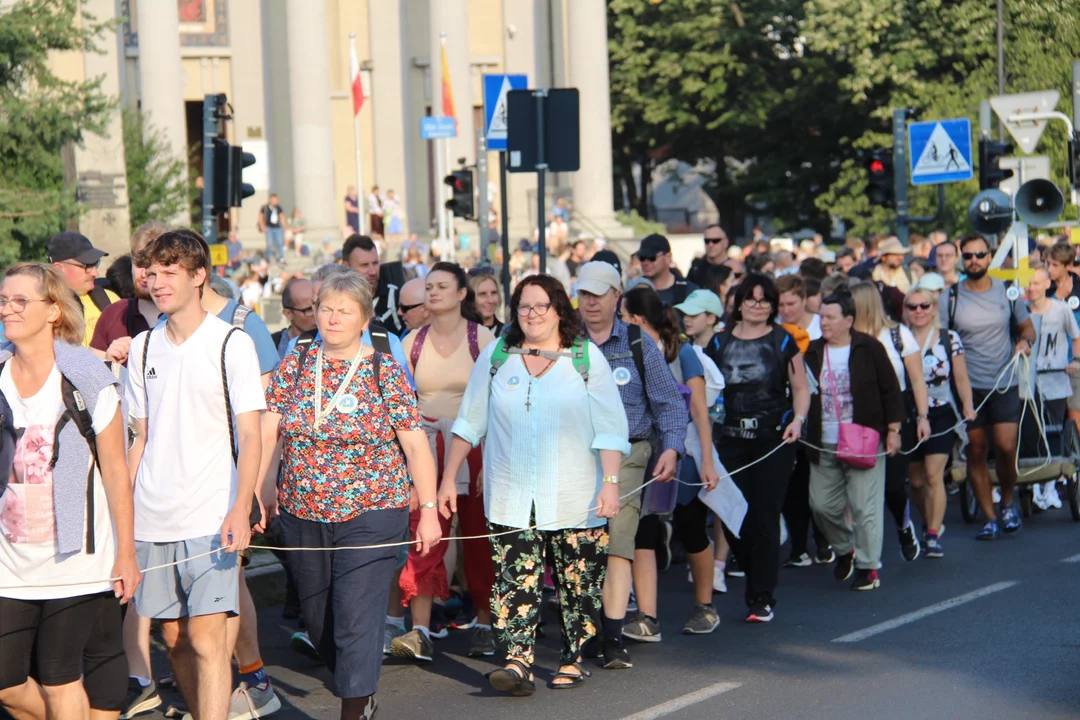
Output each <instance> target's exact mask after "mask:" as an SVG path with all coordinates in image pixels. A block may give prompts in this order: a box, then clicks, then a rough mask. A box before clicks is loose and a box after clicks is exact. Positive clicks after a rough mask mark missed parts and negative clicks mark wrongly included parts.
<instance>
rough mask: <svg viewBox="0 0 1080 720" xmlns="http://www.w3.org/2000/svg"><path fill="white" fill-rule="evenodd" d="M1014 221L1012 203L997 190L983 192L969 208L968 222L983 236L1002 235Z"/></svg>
mask: <svg viewBox="0 0 1080 720" xmlns="http://www.w3.org/2000/svg"><path fill="white" fill-rule="evenodd" d="M1012 219H1013V208H1012V201H1011V200H1010V199H1009V196H1008V195H1006V194H1005V193H1003V192H1002V191H1001V190H998V189H997V188H993V189H991V190H983V191H982V192H981V193H979V194H978V195H976V196H975V199H974V200H972V201H971V205H969V206H968V222H970V223H971V227H973V228H975V232H977V233H979V234H981V235H1000V234H1002V233H1003V232H1005V231H1007V230H1008V229H1009V226H1010V225H1011V224H1012Z"/></svg>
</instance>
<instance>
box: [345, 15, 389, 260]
mask: <svg viewBox="0 0 1080 720" xmlns="http://www.w3.org/2000/svg"><path fill="white" fill-rule="evenodd" d="M349 52H350V53H352V55H351V57H353V58H356V61H357V64H356V72H357V75H358V76H359V77H360V80H359V82H360V83H361V87H363V82H364V81H363V76H362V75H360V60H359V57H358V56H357V54H356V33H355V32H351V33H349ZM350 69H351V68H350ZM352 79H353V78H349V80H350V81H352ZM353 142H354V143H355V144H356V210H357V213H358V216H359V218H360V227H358V228H354V230H356V232H358V233H360V234H361V235H366V234H367V233H366V232H364V229H365V225H366V223H365V222H364V215H365V214H366V210H367V193H366V192H365V191H364V164H363V159H362V158H361V157H360V113H358V112H354V113H353ZM384 241H385V238H384Z"/></svg>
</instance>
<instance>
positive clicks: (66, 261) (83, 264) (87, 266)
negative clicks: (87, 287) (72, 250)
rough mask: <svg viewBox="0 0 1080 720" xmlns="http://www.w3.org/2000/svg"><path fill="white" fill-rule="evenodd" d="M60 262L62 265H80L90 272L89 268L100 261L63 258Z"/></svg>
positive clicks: (92, 267) (92, 268)
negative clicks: (90, 261) (86, 261)
mask: <svg viewBox="0 0 1080 720" xmlns="http://www.w3.org/2000/svg"><path fill="white" fill-rule="evenodd" d="M61 264H62V265H70V266H72V267H80V268H82V269H83V270H85V271H86V272H90V271H91V270H94V269H96V268H97V266H98V265H100V264H101V261H100V260H98V261H97V262H92V263H84V262H79V261H78V260H64V261H63V262H62V263H61Z"/></svg>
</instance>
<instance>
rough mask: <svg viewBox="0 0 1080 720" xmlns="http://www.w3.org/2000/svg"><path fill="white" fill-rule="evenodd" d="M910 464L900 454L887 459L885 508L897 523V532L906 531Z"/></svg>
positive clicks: (906, 446)
mask: <svg viewBox="0 0 1080 720" xmlns="http://www.w3.org/2000/svg"><path fill="white" fill-rule="evenodd" d="M913 444H914V441H913V442H912V445H913ZM908 447H911V446H910V445H904V448H905V449H906V448H908ZM908 462H909V460H908V456H907V455H901V454H900V453H896V454H895V455H893V456H892V457H888V456H886V458H885V507H887V508H888V509H889V514H891V515H892V516H893V520H895V521H896V530H897V531H900V530H903V529H904V519H905V517H906V516H907V504H908V494H907V476H908Z"/></svg>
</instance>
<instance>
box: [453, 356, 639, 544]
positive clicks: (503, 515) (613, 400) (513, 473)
mask: <svg viewBox="0 0 1080 720" xmlns="http://www.w3.org/2000/svg"><path fill="white" fill-rule="evenodd" d="M495 345H496V343H492V344H490V345H488V346H487V347H486V348H484V349H483V350H482V351H481V352H480V357H479V358H477V360H476V364H475V365H474V366H473V370H472V374H471V375H470V376H469V385H468V387H467V388H466V389H465V397H464V398H463V400H462V402H461V409H460V410H459V411H458V417H457V420H456V421H455V422H454V428H453V432H454V434H455V435H457V436H458V437H460V438H462V439H463V440H467V441H468V442H469V443H471V444H472V445H473V447H476V445H477V444H478V443H479V442H480V440H481V439H482V438H486V441H485V443H484V510H485V513H486V515H487V519H488V520H489V521H491V522H493V523H496V524H498V525H505V526H507V527H512V528H524V527H529V525H531V524H532V523H530V522H529V516H530V514H531V512H532V510H533V508H534V506H535V509H536V524H537V525H539V526H541V527H540V529H542V530H561V529H564V528H583V527H597V526H600V525H603V524H604V523H605V522H606V521H605V520H604V519H603V518H598V517H597V516H596V513H595V512H593V511H590V508H593V507H595V506H596V504H597V503H596V500H597V495H599V493H600V489H601V487H602V486H603V469H602V467H601V464H600V454H599V451H600V450H616V451H618V452H621V453H622V454H623V455H624V456H628V455H629V454H630V440H629V429H628V428H627V424H626V411H625V410H624V409H623V404H622V399H621V398H620V397H619V388H618V387H617V386H616V385H615V379H614V378H613V377H612V373H611V367H610V366H609V365H608V362H607V360H605V359H604V355H603V353H601V352H600V349H599V348H598V347H596V345H595V344H594V343H592V342H589V343H588V348H589V382H588V386H587V387H586V384H585V382H584V381H583V379H582V377H581V374H580V373H578V371H577V369H576V368H575V367H574V364H573V362H572V361H571V359H570V358H569V357H561V358H559V359H558V360H556V361H555V364H554V365H553V366H552V368H551V369H550V370H549V371H548V372H547V373H545V374H544V375H543V376H542V377H540V378H539V379H536V378H530V376H529V373H528V372H527V371H526V370H525V364H524V363H523V362H522V358H521V355H510V357H509V359H508V360H507V361H506V362H505V363H504V364H503V366H502V367H501V368H499V371H498V372H497V373H496V374H495V377H494V378H492V377H491V354H492V352H493V351H494V349H495ZM530 381H531V382H532V391H531V392H530V390H529V383H530ZM526 402H528V403H529V405H530V407H529V408H526V406H525V405H526Z"/></svg>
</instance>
